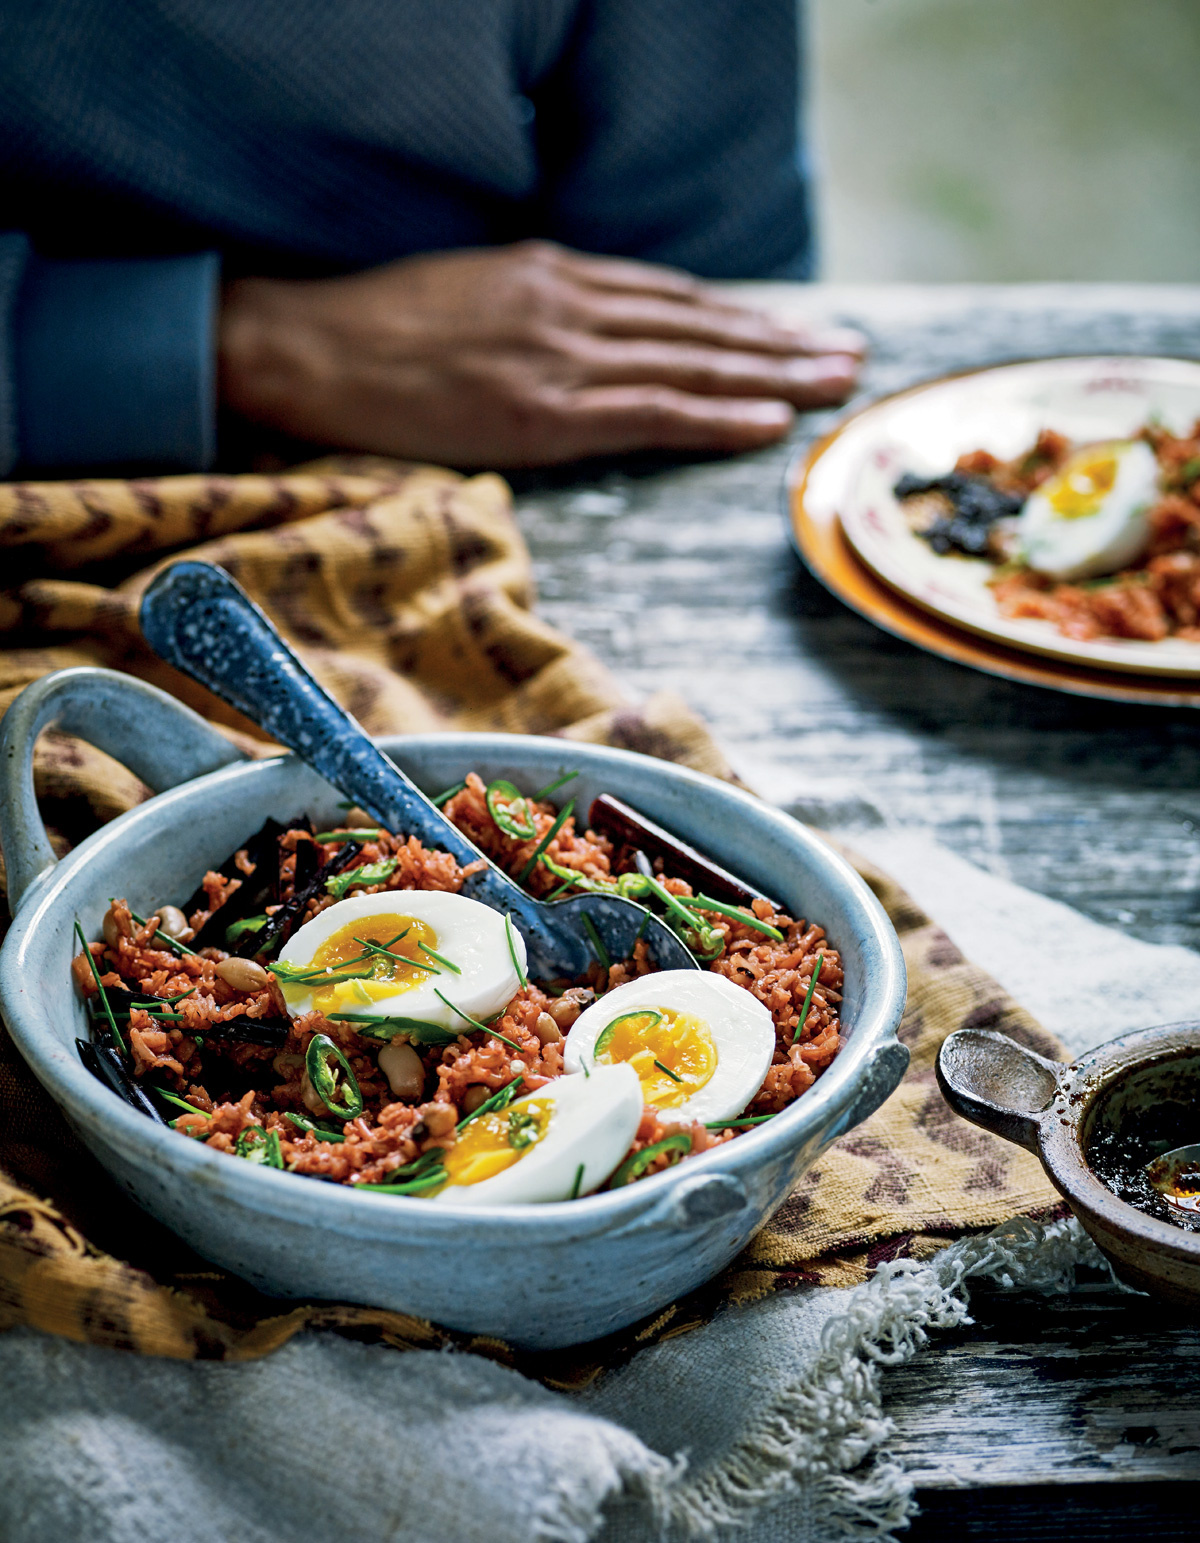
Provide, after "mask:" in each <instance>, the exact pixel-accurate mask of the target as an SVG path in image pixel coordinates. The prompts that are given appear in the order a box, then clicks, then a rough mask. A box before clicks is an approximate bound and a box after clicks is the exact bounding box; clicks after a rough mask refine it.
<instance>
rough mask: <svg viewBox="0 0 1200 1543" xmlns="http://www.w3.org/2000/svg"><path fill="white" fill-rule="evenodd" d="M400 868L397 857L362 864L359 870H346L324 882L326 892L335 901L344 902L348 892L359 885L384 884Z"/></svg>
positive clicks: (382, 858)
mask: <svg viewBox="0 0 1200 1543" xmlns="http://www.w3.org/2000/svg"><path fill="white" fill-rule="evenodd" d="M399 866H400V859H399V858H398V857H381V858H380V859H379V861H378V862H377V863H364V864H363V865H362V867H361V868H347V869H346V871H345V872H344V873H335V874H334V875H333V877H332V878H328V879H326V880H325V889H326V891H327V892H328V893H329V894H331V895H332V896H333V898H334V899H335V900H344V899H345V898H346V895H347V892H348V891H349V890H352V889H355V888H357V887H358V886H359V885H363V886H366V885H368V884H385V883H386V882H387V881H388V879H390V878H391V876H392V874H393V873H395V871H396V869H397V868H398V867H399Z"/></svg>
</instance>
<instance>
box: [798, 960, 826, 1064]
mask: <svg viewBox="0 0 1200 1543" xmlns="http://www.w3.org/2000/svg"><path fill="white" fill-rule="evenodd" d="M824 963H825V955H824V954H818V955H817V963H816V967H815V968H814V970H813V972H812V979H811V980H810V981H809V983H808V992H807V994H806V995H805V998H804V1006H803V1007H802V1008H801V1009H800V1017H799V1019H798V1020H797V1022H796V1032H795V1034H793V1035H792V1044H793V1045H794V1044H795V1043H796V1041H797V1040H798V1039H799V1038H800V1035H801V1034H802V1033H803V1031H804V1025H805V1023H806V1022H807V1021H808V1009H809V1007H810V1006H811V1005H812V999H813V992H814V991H815V990H816V989H817V977H818V976H819V975H820V973H821V966H822V965H823V964H824Z"/></svg>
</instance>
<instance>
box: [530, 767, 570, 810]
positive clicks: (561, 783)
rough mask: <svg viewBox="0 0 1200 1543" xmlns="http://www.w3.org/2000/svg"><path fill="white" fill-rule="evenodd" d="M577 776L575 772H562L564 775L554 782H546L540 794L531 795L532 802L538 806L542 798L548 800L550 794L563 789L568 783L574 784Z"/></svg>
mask: <svg viewBox="0 0 1200 1543" xmlns="http://www.w3.org/2000/svg"><path fill="white" fill-rule="evenodd" d="M578 775H579V773H578V772H577V771H573V772H564V774H563V775H562V776H561V777H559V778H558V780H557V781H556V782H548V783H547V784H546V786H545V787H544V788H543V789H542V790H541V792H540V793H533V794H531V800H532V802H533V803H535V804H540V803H541V801H542V799H543V798H549V797H550V795H551V793H557V792H558V790H559V788H565V787H566V785H567V783H568V782H574V780H575V778H576V777H578Z"/></svg>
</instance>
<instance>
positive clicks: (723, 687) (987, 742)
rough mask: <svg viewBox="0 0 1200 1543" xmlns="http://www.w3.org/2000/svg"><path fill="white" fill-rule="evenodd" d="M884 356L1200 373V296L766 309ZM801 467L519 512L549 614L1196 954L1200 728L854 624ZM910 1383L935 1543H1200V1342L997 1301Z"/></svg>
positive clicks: (621, 474) (780, 300)
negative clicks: (1089, 362)
mask: <svg viewBox="0 0 1200 1543" xmlns="http://www.w3.org/2000/svg"><path fill="white" fill-rule="evenodd" d="M753 291H754V292H755V293H756V294H757V295H758V296H759V297H761V298H762V299H764V300H766V301H768V302H769V303H771V304H772V305H779V306H781V307H783V308H786V309H790V310H797V311H805V312H811V313H813V314H817V315H823V316H834V317H837V318H839V319H841V320H845V321H849V322H852V323H853V324H855V325H857V326H859V327H861V328H863V330H864V331H866V332H867V333H868V334H869V336H870V339H871V344H872V350H873V352H872V359H871V365H870V369H869V372H868V375H867V379H866V387H867V389H868V390H870V391H872V392H878V391H887V390H892V389H895V388H897V387H899V386H902V385H905V384H908V383H909V382H911V381H914V380H918V379H921V378H924V377H928V376H931V375H936V374H938V373H940V372H943V371H946V370H952V369H956V368H961V367H963V366H969V365H975V364H983V363H988V362H993V361H999V360H1003V359H1018V358H1024V357H1029V356H1033V355H1043V354H1054V353H1096V352H1113V353H1164V354H1176V355H1185V356H1189V357H1194V358H1200V287H1195V286H1179V285H1168V286H1141V285H1139V286H1133V285H1127V286H1126V285H1121V286H1107V285H1106V286H1080V285H1075V286H1048V285H1047V286H1043V285H1037V286H1016V287H1013V286H963V287H957V286H955V287H929V288H920V287H909V286H886V287H883V286H879V287H876V286H861V287H859V286H848V287H832V286H820V285H817V286H811V287H805V288H801V287H798V286H782V285H780V286H754V287H753ZM828 421H829V420H828V419H827V418H825V419H823V418H811V419H809V420H807V421H805V422H804V423H802V424H801V425H800V427H799V428H798V430H797V432H796V434H795V435H794V437H793V439H792V441H791V443H790V444H789V445H787V446H786V447H780V448H778V449H776V450H773V451H770V452H767V453H764V454H760V455H756V456H750V457H743V458H741V459H738V460H734V461H714V462H710V463H706V464H699V465H697V464H691V465H683V466H680V465H667V464H664V463H662V462H658V463H652V462H640V463H638V464H624V465H621V466H617V467H614V466H611V465H609V466H598V467H594V468H586V469H584V471H583V473H582V474H581V473H580V471H579V469H574V470H572V471H571V472H569V473H563V474H561V475H558V474H551V475H541V476H537V477H530V478H527V479H525V480H524V481H523V482H522V483H520V484H519V487H518V491H519V494H520V499H519V508H520V518H521V525H522V528H523V530H524V531H525V534H526V536H527V537H528V539H529V542H530V545H531V547H532V549H533V553H534V558H535V562H536V566H537V573H538V580H539V585H540V591H541V610H542V613H543V614H544V615H545V616H546V617H547V618H548V619H549V620H550V621H552V622H555V623H556V624H557V625H559V626H561V627H562V628H563V629H564V630H565V631H568V632H570V633H572V634H573V635H574V636H575V637H577V638H579V639H580V640H581V641H583V642H585V643H587V644H589V645H590V646H591V647H592V648H593V649H594V650H595V652H596V653H597V654H599V655H600V657H601V658H602V659H604V660H605V661H606V663H608V664H609V665H610V666H611V668H612V669H613V670H614V671H615V673H616V674H617V675H618V676H619V678H620V679H621V680H622V681H623V682H624V683H625V684H626V685H627V686H628V687H629V688H630V689H631V690H632V691H634V692H637V693H649V692H651V691H655V690H661V689H663V688H668V689H673V690H675V691H678V692H679V693H680V694H681V695H682V696H684V697H685V698H686V699H687V700H688V701H690V702H691V703H692V705H693V706H694V707H696V708H697V709H699V710H700V711H701V712H702V713H703V714H704V715H705V716H706V717H707V719H708V721H709V722H710V723H711V724H712V725H713V727H714V729H715V731H716V733H717V734H718V736H719V737H720V738H721V740H722V741H723V742H724V743H725V744H726V746H728V747H730V748H731V749H732V750H733V751H734V752H735V754H736V755H737V756H738V757H739V760H740V761H741V762H742V763H744V764H746V765H747V766H753V764H754V762H755V761H756V760H764V761H768V762H771V763H773V764H774V765H776V766H782V767H785V768H787V769H789V770H790V771H791V772H793V773H795V775H796V777H797V780H798V781H805V782H807V783H808V784H809V785H811V786H814V787H819V788H821V789H823V790H824V794H825V797H826V800H828V799H829V797H830V796H831V795H832V796H833V797H834V798H836V796H837V790H838V787H839V785H840V786H842V787H844V788H845V790H846V798H847V801H848V802H850V803H852V802H853V799H854V797H855V794H854V791H853V790H854V789H855V788H865V789H869V790H870V791H871V793H872V795H873V796H876V797H878V798H879V799H880V800H881V801H882V802H884V803H885V804H886V805H887V806H888V807H889V808H890V810H891V811H892V812H893V814H894V815H896V816H897V817H898V818H899V819H900V820H901V821H902V822H904V823H905V824H906V825H908V826H911V827H913V828H918V829H922V830H925V831H927V832H929V833H930V834H931V835H933V836H935V837H936V838H937V839H938V840H940V841H942V842H944V843H945V844H946V845H948V846H949V847H951V848H953V849H954V850H956V851H957V852H959V853H960V854H961V855H962V856H964V857H966V858H968V859H970V860H971V861H972V862H975V863H977V864H979V865H980V866H982V867H984V868H986V869H989V870H991V871H992V872H995V873H999V874H1001V875H1003V876H1005V877H1008V878H1011V879H1013V880H1015V881H1016V882H1017V883H1020V884H1024V885H1027V886H1029V887H1030V888H1031V889H1035V890H1038V891H1041V892H1042V893H1044V894H1047V895H1051V896H1054V897H1055V898H1058V899H1061V900H1063V901H1066V902H1067V903H1069V904H1071V905H1073V906H1076V907H1077V908H1078V909H1080V910H1082V911H1084V912H1086V913H1087V914H1088V915H1090V916H1093V917H1095V918H1096V919H1097V920H1098V921H1101V922H1104V923H1107V924H1109V925H1113V926H1118V927H1123V928H1125V929H1127V930H1128V931H1129V932H1131V933H1133V934H1135V935H1137V936H1139V937H1143V938H1146V939H1149V940H1151V941H1156V942H1178V943H1183V944H1187V945H1189V946H1191V947H1193V948H1200V899H1198V884H1200V834H1198V828H1200V714H1197V713H1192V712H1185V711H1169V710H1164V709H1157V708H1136V707H1125V706H1117V705H1113V704H1111V703H1104V702H1093V701H1087V700H1083V699H1079V698H1074V697H1069V696H1065V695H1061V694H1057V693H1052V692H1048V691H1041V690H1036V689H1034V688H1028V687H1022V686H1017V685H1012V684H1009V683H1007V682H1003V681H998V680H993V679H991V678H989V677H987V676H984V675H982V674H976V673H973V672H971V671H968V670H965V669H963V668H960V667H958V666H955V665H951V664H948V663H945V662H943V661H941V660H939V659H935V658H932V657H929V656H928V655H925V654H923V653H920V652H918V651H917V650H916V649H914V648H912V647H910V646H908V645H907V644H904V643H900V642H898V641H896V640H894V639H892V638H890V637H888V636H886V635H885V634H884V633H882V632H880V631H878V630H877V629H876V628H874V627H872V626H871V625H870V624H869V623H867V622H865V621H863V620H861V619H860V618H859V617H857V616H856V615H854V614H853V613H851V612H850V611H848V610H846V609H845V608H844V607H843V606H842V605H841V604H840V603H839V602H837V601H836V600H833V599H832V598H831V597H830V596H829V595H827V594H826V593H825V591H824V590H822V589H821V587H820V586H819V585H818V584H817V583H816V582H815V581H814V580H813V579H812V578H811V577H810V576H809V575H808V574H807V572H805V571H804V570H803V569H802V567H801V566H800V564H799V562H798V561H796V560H795V559H794V558H793V556H792V554H791V552H790V549H789V544H788V538H787V533H786V528H785V524H784V520H783V515H782V483H783V476H784V471H785V468H786V466H787V463H788V460H789V458H790V457H791V456H792V455H793V454H795V453H796V451H797V449H798V448H799V447H800V446H801V445H802V444H803V443H805V442H806V440H807V438H808V437H810V436H813V435H815V434H816V433H818V432H820V431H821V429H822V428H823V427H824V425H825V423H827V422H828ZM973 1308H974V1312H975V1317H976V1324H975V1326H974V1327H972V1328H968V1329H964V1330H962V1331H960V1332H958V1333H956V1334H954V1335H949V1336H942V1337H941V1338H940V1339H939V1341H938V1343H937V1344H936V1345H935V1346H934V1347H932V1348H931V1349H930V1350H928V1351H926V1352H925V1353H923V1354H922V1355H920V1356H918V1357H917V1359H916V1360H915V1361H914V1362H912V1363H911V1364H910V1365H909V1366H908V1367H906V1368H902V1369H899V1370H897V1371H894V1372H892V1373H890V1374H889V1383H888V1386H889V1389H890V1392H889V1405H888V1407H889V1412H890V1413H891V1415H892V1416H893V1418H894V1419H895V1421H896V1423H897V1437H896V1440H895V1442H894V1444H893V1445H894V1450H896V1451H897V1453H898V1454H899V1455H901V1456H902V1458H903V1459H904V1461H905V1462H906V1463H907V1464H908V1465H909V1467H910V1469H911V1470H912V1471H913V1472H914V1473H915V1474H916V1476H917V1481H918V1485H919V1495H920V1500H921V1504H922V1509H923V1515H922V1517H921V1518H920V1519H919V1520H918V1522H917V1523H916V1524H915V1526H914V1528H913V1530H912V1532H911V1534H910V1536H911V1537H912V1538H913V1540H914V1543H919V1540H923V1539H924V1540H931V1539H935V1538H937V1539H943V1538H946V1539H949V1538H955V1539H975V1538H980V1539H983V1538H988V1539H990V1538H993V1537H997V1536H1000V1535H1001V1534H1002V1533H1003V1535H1004V1536H1006V1537H1008V1538H1011V1539H1014V1540H1017V1543H1019V1540H1023V1539H1030V1540H1032V1539H1042V1538H1047V1539H1049V1538H1051V1537H1053V1538H1055V1539H1063V1538H1075V1537H1081V1538H1082V1537H1087V1538H1089V1539H1094V1540H1107V1539H1109V1538H1113V1539H1115V1538H1118V1537H1121V1538H1125V1536H1126V1535H1127V1534H1128V1533H1129V1531H1130V1529H1131V1528H1136V1529H1137V1531H1139V1532H1140V1533H1141V1534H1142V1535H1144V1536H1145V1537H1148V1538H1155V1539H1167V1538H1170V1539H1175V1538H1179V1539H1185V1538H1186V1539H1189V1540H1190V1539H1196V1538H1200V1489H1197V1488H1196V1487H1195V1486H1196V1484H1197V1483H1198V1482H1200V1326H1196V1325H1194V1324H1192V1323H1190V1322H1188V1321H1186V1320H1185V1319H1184V1318H1183V1317H1182V1316H1173V1315H1171V1314H1168V1313H1166V1312H1165V1311H1164V1310H1163V1309H1161V1308H1159V1307H1156V1306H1153V1305H1150V1306H1148V1305H1147V1303H1146V1301H1145V1299H1142V1298H1125V1299H1114V1298H1113V1297H1112V1296H1097V1297H1096V1299H1095V1300H1094V1301H1093V1302H1090V1303H1089V1301H1088V1299H1087V1297H1086V1296H1082V1297H1081V1296H1078V1295H1077V1296H1073V1297H1071V1298H1070V1299H1069V1300H1067V1301H1059V1302H1055V1301H1053V1300H1051V1301H1049V1302H1047V1301H1046V1300H1045V1299H1043V1298H1040V1297H1038V1298H1013V1297H1011V1296H1006V1295H1003V1294H996V1295H992V1296H988V1295H985V1294H983V1293H978V1294H977V1295H976V1297H975V1299H974V1302H973Z"/></svg>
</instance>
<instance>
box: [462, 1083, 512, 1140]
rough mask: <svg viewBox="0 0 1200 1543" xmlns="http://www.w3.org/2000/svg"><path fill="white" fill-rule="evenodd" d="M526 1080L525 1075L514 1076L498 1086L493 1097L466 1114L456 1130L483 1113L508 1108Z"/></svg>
mask: <svg viewBox="0 0 1200 1543" xmlns="http://www.w3.org/2000/svg"><path fill="white" fill-rule="evenodd" d="M524 1080H525V1079H524V1077H514V1078H513V1080H512V1081H511V1082H506V1083H505V1084H504V1086H503V1087H502V1088H497V1090H496V1091H495V1092H494V1093H493V1094H492V1096H491V1098H485V1099H484V1101H483V1103H482V1104H480V1106H479V1108H478V1109H472V1110H471V1112H470V1114H467V1115H464V1116H463V1117H462V1119H461V1120H460V1121H459V1122H458V1124H457V1125H456V1126H455V1127H454V1128H455V1130H462V1128H463V1126H464V1125H469V1124H470V1123H471V1121H472V1120H477V1119H478V1118H479V1116H480V1115H481V1114H493V1113H494V1112H495V1111H496V1110H497V1109H506V1108H507V1107H508V1105H509V1104H511V1103H512V1101H513V1099H514V1098H516V1096H517V1092H516V1090H517V1088H518V1087H519V1086H520V1084H521V1083H522V1082H524Z"/></svg>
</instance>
